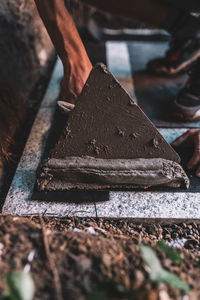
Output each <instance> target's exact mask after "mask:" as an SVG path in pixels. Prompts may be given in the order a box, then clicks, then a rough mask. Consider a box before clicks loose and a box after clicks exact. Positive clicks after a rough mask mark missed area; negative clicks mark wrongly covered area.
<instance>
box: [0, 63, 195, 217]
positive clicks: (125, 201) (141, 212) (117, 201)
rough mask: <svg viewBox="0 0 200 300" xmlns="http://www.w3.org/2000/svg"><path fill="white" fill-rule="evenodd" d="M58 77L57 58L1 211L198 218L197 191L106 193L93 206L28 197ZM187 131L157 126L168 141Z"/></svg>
mask: <svg viewBox="0 0 200 300" xmlns="http://www.w3.org/2000/svg"><path fill="white" fill-rule="evenodd" d="M111 71H112V70H111ZM61 78H62V65H61V63H60V61H59V60H58V62H57V64H56V66H55V69H54V72H53V75H52V78H51V81H50V83H49V87H48V89H47V92H46V94H45V97H44V100H43V102H42V104H41V108H40V110H39V112H38V115H37V117H36V119H35V122H34V125H33V128H32V130H31V133H30V136H29V138H28V141H27V144H26V146H25V149H24V153H23V155H22V157H21V160H20V162H19V165H18V168H17V170H16V174H15V176H14V179H13V182H12V184H11V187H10V190H9V192H8V195H7V197H6V201H5V204H4V206H3V213H4V214H12V215H19V216H30V215H38V214H44V215H48V216H56V217H66V216H79V217H96V216H98V217H107V218H134V219H135V220H138V219H139V220H140V219H142V220H143V221H146V222H150V221H151V220H154V219H159V221H160V222H162V220H166V219H169V220H170V221H172V220H177V219H181V220H197V219H200V193H191V192H186V193H183V192H160V191H156V192H155V191H154V192H152V191H149V192H147V191H145V192H141V191H139V192H138V191H134V192H130V191H126V192H121V191H120V192H108V200H107V201H105V202H101V203H100V202H96V205H95V203H89V204H88V203H86V204H76V203H66V202H64V199H63V202H57V199H55V201H52V202H51V203H49V202H44V201H38V200H37V199H34V200H30V199H31V195H32V192H33V188H34V184H35V180H36V170H37V167H38V165H39V163H40V161H41V156H42V153H43V150H44V147H45V143H46V138H47V135H48V132H49V129H50V127H51V122H52V119H53V114H54V109H55V103H56V101H55V99H56V98H57V97H58V96H59V87H60V86H59V83H60V79H61ZM186 130H187V129H185V128H184V129H159V131H160V133H161V134H162V135H163V136H164V137H165V139H166V140H167V141H168V142H172V140H174V139H175V138H176V137H178V136H180V135H181V134H183V133H184V132H185V131H186ZM71 200H73V199H71ZM80 200H81V199H80Z"/></svg>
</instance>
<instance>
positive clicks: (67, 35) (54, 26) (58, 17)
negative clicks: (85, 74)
mask: <svg viewBox="0 0 200 300" xmlns="http://www.w3.org/2000/svg"><path fill="white" fill-rule="evenodd" d="M35 4H36V6H37V8H38V12H39V14H40V16H41V18H42V20H43V22H44V24H45V27H46V29H47V31H48V33H49V36H50V38H51V40H52V42H53V44H54V46H55V48H56V51H57V53H58V55H59V56H60V58H61V59H63V62H64V63H66V64H68V63H69V60H72V59H73V57H74V56H75V55H76V56H77V53H79V54H81V55H82V56H84V55H86V52H85V48H84V46H83V44H82V41H81V39H80V37H79V34H78V32H77V29H76V27H75V24H74V22H73V19H72V17H71V16H70V14H69V13H68V11H67V9H66V7H65V4H64V0H42V1H41V0H35Z"/></svg>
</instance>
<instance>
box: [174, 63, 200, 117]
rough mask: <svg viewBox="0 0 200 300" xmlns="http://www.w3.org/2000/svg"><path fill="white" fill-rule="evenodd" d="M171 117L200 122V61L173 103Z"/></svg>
mask: <svg viewBox="0 0 200 300" xmlns="http://www.w3.org/2000/svg"><path fill="white" fill-rule="evenodd" d="M173 116H174V117H175V118H176V119H179V120H182V121H188V122H196V121H199V120H200V59H199V60H198V62H197V63H196V64H195V66H194V67H193V69H192V71H191V73H190V78H189V80H188V81H187V83H186V85H185V87H184V88H183V89H182V90H181V91H180V93H179V95H178V96H177V98H176V100H175V101H174V113H173Z"/></svg>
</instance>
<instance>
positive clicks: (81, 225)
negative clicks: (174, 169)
mask: <svg viewBox="0 0 200 300" xmlns="http://www.w3.org/2000/svg"><path fill="white" fill-rule="evenodd" d="M0 228H1V229H0V260H1V262H0V273H1V275H2V276H1V278H0V293H2V291H3V289H4V283H3V280H2V278H3V275H4V274H6V273H7V272H9V271H12V272H13V271H15V270H21V269H23V268H24V266H25V264H26V263H27V257H28V254H29V253H30V252H31V251H32V250H33V251H34V252H35V256H34V259H33V261H32V263H31V273H32V275H33V279H34V282H35V286H36V292H35V297H34V299H87V297H88V296H90V298H88V299H94V300H95V299H145V300H146V299H147V300H148V299H151V300H152V299H153V300H154V299H155V300H156V299H161V300H164V299H183V296H184V293H183V292H180V291H179V290H178V289H175V288H172V287H170V286H167V285H166V284H163V283H152V282H150V280H149V279H148V275H147V273H146V271H145V266H144V264H143V261H142V258H141V255H140V252H139V249H138V244H139V243H143V244H147V245H150V246H152V247H154V246H155V245H156V243H157V241H158V240H161V239H165V240H166V241H168V242H172V241H174V240H176V239H177V238H182V241H184V242H182V248H180V249H176V251H177V252H178V253H180V254H181V256H182V258H183V260H184V262H183V263H179V262H172V261H171V260H170V259H169V258H167V257H166V255H165V254H164V253H163V252H161V251H159V250H157V254H158V256H159V258H160V260H161V262H162V265H163V267H165V268H166V269H168V270H170V271H171V272H173V273H174V274H176V275H178V276H180V277H181V278H182V279H183V280H185V281H186V282H187V283H188V284H189V285H190V287H191V291H190V292H189V293H188V296H189V297H187V298H184V299H192V300H193V299H194V300H195V299H199V297H200V282H199V276H200V267H199V254H200V248H199V242H200V235H199V231H200V225H198V224H195V223H193V224H188V225H187V224H173V225H170V226H168V225H162V226H161V225H159V224H156V225H155V224H154V225H142V224H138V225H137V224H135V223H134V222H131V221H120V220H105V219H104V220H102V219H97V220H94V219H89V218H66V219H47V218H45V217H40V218H36V217H35V218H20V217H11V216H1V217H0ZM180 241H181V240H180ZM122 286H123V287H125V288H127V289H128V290H129V296H128V297H127V296H126V297H125V296H124V295H123V292H122V291H121V292H120V290H122ZM134 291H135V292H136V291H137V292H138V295H139V297H138V298H137V297H136V295H135V294H134ZM94 292H96V296H95V295H94V294H93V293H94ZM103 294H106V295H107V298H105V297H104V298H103V296H102V295H103ZM59 295H60V296H59ZM100 296H101V297H100ZM98 297H99V298H98ZM131 297H132V298H131Z"/></svg>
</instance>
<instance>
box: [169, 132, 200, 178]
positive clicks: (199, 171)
mask: <svg viewBox="0 0 200 300" xmlns="http://www.w3.org/2000/svg"><path fill="white" fill-rule="evenodd" d="M185 142H191V143H192V144H193V146H194V152H193V155H192V158H191V159H190V161H189V162H188V164H187V167H188V169H190V170H194V169H196V172H195V174H196V176H197V177H200V129H190V130H188V131H187V132H185V133H184V134H183V135H181V136H180V137H178V138H177V139H176V140H175V141H174V142H173V143H172V146H175V147H177V146H181V145H183V144H184V143H185Z"/></svg>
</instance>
